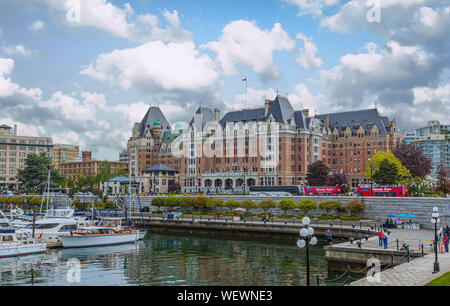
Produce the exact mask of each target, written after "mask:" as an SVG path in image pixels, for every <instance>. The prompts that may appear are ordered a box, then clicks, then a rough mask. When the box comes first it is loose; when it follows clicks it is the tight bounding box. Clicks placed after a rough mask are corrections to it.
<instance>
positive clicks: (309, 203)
mask: <svg viewBox="0 0 450 306" xmlns="http://www.w3.org/2000/svg"><path fill="white" fill-rule="evenodd" d="M298 208H300V209H301V210H302V211H304V213H305V215H307V214H308V212H309V211H310V210H314V209H317V203H316V201H313V200H311V199H304V200H302V201H300V203H298Z"/></svg>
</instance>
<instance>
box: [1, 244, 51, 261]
mask: <svg viewBox="0 0 450 306" xmlns="http://www.w3.org/2000/svg"><path fill="white" fill-rule="evenodd" d="M46 247H47V246H46V244H45V243H34V244H19V243H6V244H5V245H2V246H1V247H0V258H5V257H17V256H26V255H33V254H40V253H44V252H45V250H46Z"/></svg>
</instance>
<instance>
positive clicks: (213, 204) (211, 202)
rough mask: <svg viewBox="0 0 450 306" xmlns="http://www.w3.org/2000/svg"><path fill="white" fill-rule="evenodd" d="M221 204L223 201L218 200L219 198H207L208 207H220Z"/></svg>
mask: <svg viewBox="0 0 450 306" xmlns="http://www.w3.org/2000/svg"><path fill="white" fill-rule="evenodd" d="M222 206H223V201H222V200H219V199H209V201H208V204H207V207H208V208H212V209H214V208H217V207H222Z"/></svg>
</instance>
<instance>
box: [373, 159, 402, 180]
mask: <svg viewBox="0 0 450 306" xmlns="http://www.w3.org/2000/svg"><path fill="white" fill-rule="evenodd" d="M401 179H402V177H401V176H400V175H399V171H398V166H397V165H396V164H395V163H392V162H390V161H389V160H388V159H383V160H382V161H381V163H380V166H379V167H378V169H377V170H376V171H375V173H374V174H373V181H374V182H375V183H377V184H379V185H382V186H390V185H396V184H398V183H399V182H400V181H401Z"/></svg>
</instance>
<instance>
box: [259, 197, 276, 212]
mask: <svg viewBox="0 0 450 306" xmlns="http://www.w3.org/2000/svg"><path fill="white" fill-rule="evenodd" d="M258 206H259V207H260V208H262V209H263V210H264V213H267V211H268V210H269V209H271V208H275V207H277V204H276V203H275V202H274V201H272V200H262V201H261V202H260V203H259V205H258Z"/></svg>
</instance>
